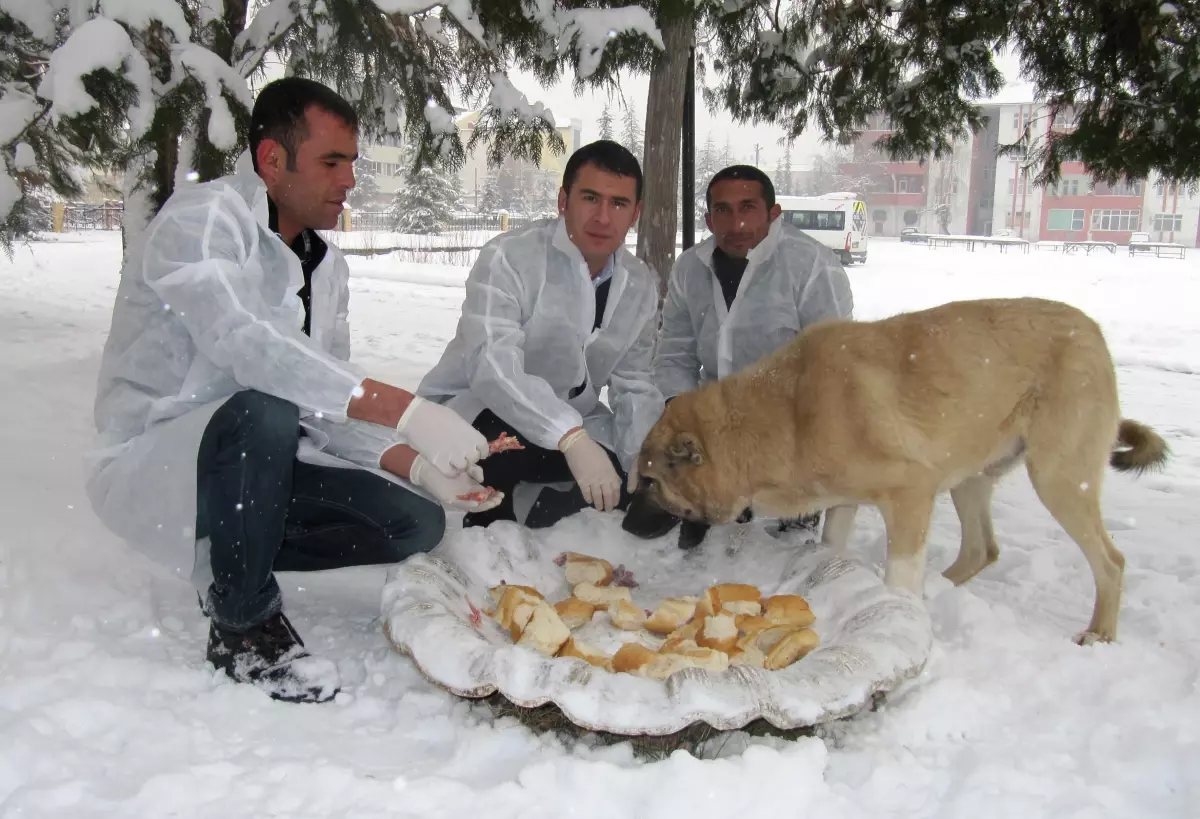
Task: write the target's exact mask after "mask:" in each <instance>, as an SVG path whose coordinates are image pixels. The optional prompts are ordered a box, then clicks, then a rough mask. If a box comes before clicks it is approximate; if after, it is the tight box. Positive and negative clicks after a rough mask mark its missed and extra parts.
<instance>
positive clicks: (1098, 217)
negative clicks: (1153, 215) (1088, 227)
mask: <svg viewBox="0 0 1200 819" xmlns="http://www.w3.org/2000/svg"><path fill="white" fill-rule="evenodd" d="M1141 223H1142V212H1141V211H1140V210H1094V211H1092V230H1115V231H1122V232H1128V231H1131V230H1137V229H1138V227H1139V226H1140V225H1141Z"/></svg>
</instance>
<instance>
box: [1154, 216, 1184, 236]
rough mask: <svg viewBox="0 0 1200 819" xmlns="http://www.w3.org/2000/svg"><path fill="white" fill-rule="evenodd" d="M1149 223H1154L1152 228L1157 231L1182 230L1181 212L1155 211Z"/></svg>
mask: <svg viewBox="0 0 1200 819" xmlns="http://www.w3.org/2000/svg"><path fill="white" fill-rule="evenodd" d="M1151 224H1153V225H1154V230H1159V231H1164V232H1165V231H1176V230H1183V214H1182V213H1156V214H1154V219H1153V220H1152V222H1151Z"/></svg>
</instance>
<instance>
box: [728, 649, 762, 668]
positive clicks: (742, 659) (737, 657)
mask: <svg viewBox="0 0 1200 819" xmlns="http://www.w3.org/2000/svg"><path fill="white" fill-rule="evenodd" d="M766 662H767V657H766V655H765V654H763V653H762V652H761V651H759V650H758V649H757V648H755V647H754V646H746V647H745V648H734V649H733V651H731V652H729V664H730V665H749V666H753V667H755V668H762V667H763V666H764V665H765V664H766Z"/></svg>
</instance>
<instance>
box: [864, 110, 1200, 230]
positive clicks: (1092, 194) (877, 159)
mask: <svg viewBox="0 0 1200 819" xmlns="http://www.w3.org/2000/svg"><path fill="white" fill-rule="evenodd" d="M1028 96H1029V95H1028V87H1027V86H1017V87H1016V88H1012V89H1006V91H1005V92H1004V96H1002V97H999V98H996V99H994V100H989V101H987V102H985V103H984V104H983V109H984V110H983V113H984V115H985V116H986V118H987V126H986V127H985V128H984V129H983V130H981V131H980V132H979V133H977V134H974V135H973V136H971V137H969V138H968V139H966V140H964V141H963V142H961V143H960V144H959V145H957V146H955V150H954V152H953V155H952V156H951V157H949V158H946V159H941V160H933V159H930V160H929V161H926V162H923V163H922V162H889V161H887V159H886V157H882V156H881V155H880V154H879V152H878V151H876V150H875V148H874V145H873V143H874V142H875V141H876V140H878V139H879V138H880V137H881V136H884V135H885V134H887V133H888V130H887V123H886V121H885V120H884V119H883V118H882V117H878V118H873V119H872V121H871V123H870V130H868V131H866V132H864V133H863V134H862V136H861V137H860V138H859V140H858V142H857V143H856V144H855V146H854V153H853V161H852V162H849V163H845V164H843V165H842V167H841V170H842V172H843V173H844V174H845V175H846V176H848V177H850V178H852V179H856V180H859V182H860V185H859V187H858V189H859V190H862V191H863V192H864V198H865V199H866V203H867V213H868V217H869V220H870V222H869V224H870V230H871V233H872V235H875V236H899V235H900V231H901V230H903V229H904V228H906V227H915V228H917V229H918V230H921V231H923V232H929V233H941V232H949V233H970V234H974V235H983V236H988V235H993V234H1000V233H1005V232H1007V233H1009V234H1011V235H1013V236H1019V237H1022V238H1025V239H1029V240H1031V241H1055V240H1059V241H1061V240H1064V239H1074V240H1092V241H1109V242H1116V243H1118V244H1126V243H1128V242H1129V238H1130V236H1131V234H1132V233H1133V232H1134V231H1144V232H1147V233H1149V234H1150V236H1151V238H1152V239H1154V240H1155V241H1164V242H1177V243H1179V244H1183V245H1186V246H1188V247H1200V241H1198V238H1200V194H1189V192H1188V191H1187V189H1186V188H1184V187H1177V186H1173V185H1167V184H1164V183H1163V181H1162V180H1161V179H1158V178H1157V177H1152V178H1151V179H1149V180H1147V181H1137V182H1121V183H1119V184H1117V185H1112V186H1110V185H1105V184H1102V183H1098V182H1095V181H1094V180H1093V179H1092V178H1091V177H1090V176H1089V175H1088V174H1087V172H1086V171H1085V170H1084V167H1083V165H1082V163H1078V162H1068V163H1064V165H1063V167H1062V170H1061V173H1062V178H1061V179H1060V181H1059V182H1058V184H1056V185H1054V186H1052V187H1050V188H1039V187H1036V186H1034V185H1033V178H1032V175H1033V174H1034V173H1036V171H1034V170H1033V169H1029V171H1028V172H1026V171H1025V170H1024V169H1023V168H1022V164H1023V162H1024V157H1022V156H1018V155H1005V156H998V155H997V146H999V145H1001V144H1012V143H1015V142H1017V141H1018V140H1019V138H1020V136H1021V135H1022V134H1024V133H1026V131H1027V130H1028V133H1029V134H1030V136H1031V138H1032V139H1034V140H1037V139H1038V138H1040V137H1044V135H1045V134H1046V133H1048V131H1049V129H1050V128H1051V127H1053V128H1055V129H1058V130H1065V129H1069V128H1072V127H1074V123H1073V122H1072V121H1070V119H1069V118H1068V119H1067V120H1065V121H1064V120H1063V119H1062V118H1061V117H1060V119H1059V120H1058V121H1056V122H1055V123H1054V124H1053V126H1051V123H1050V116H1049V111H1048V109H1047V108H1046V106H1044V105H1042V104H1040V103H1036V102H1032V101H1031V100H1030V99H1029V98H1028Z"/></svg>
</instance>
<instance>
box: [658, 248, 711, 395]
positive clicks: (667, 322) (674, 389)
mask: <svg viewBox="0 0 1200 819" xmlns="http://www.w3.org/2000/svg"><path fill="white" fill-rule="evenodd" d="M653 371H654V383H655V385H657V387H658V389H659V390H660V391H661V393H662V395H663V397H664V398H674V397H675V396H677V395H680V394H682V393H685V392H690V391H692V390H694V389H696V388H697V387H698V386H700V356H699V354H698V353H697V351H696V328H695V327H693V326H692V316H691V313H690V312H689V311H688V305H687V299H686V297H685V296H684V294H683V275H682V270H681V268H680V265H679V262H676V264H675V269H674V270H672V271H671V276H670V277H669V278H668V280H667V298H666V299H665V300H664V301H663V309H662V329H661V330H660V331H659V334H658V347H657V349H656V350H655V353H654V364H653Z"/></svg>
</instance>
